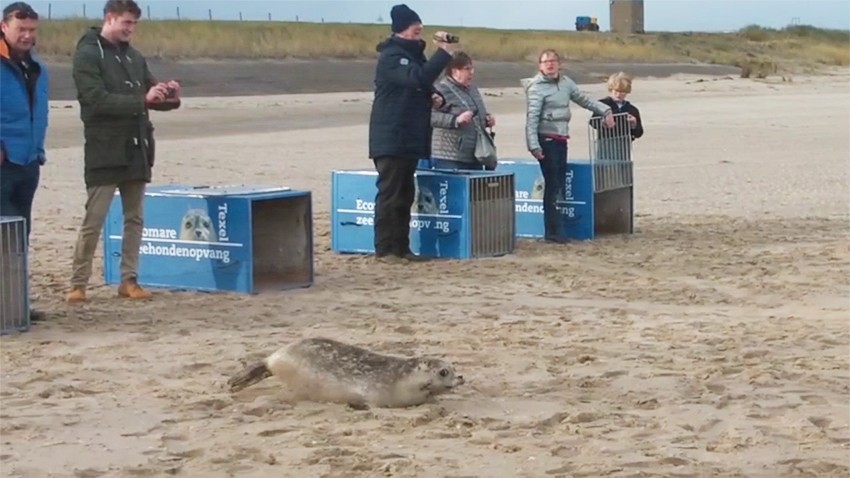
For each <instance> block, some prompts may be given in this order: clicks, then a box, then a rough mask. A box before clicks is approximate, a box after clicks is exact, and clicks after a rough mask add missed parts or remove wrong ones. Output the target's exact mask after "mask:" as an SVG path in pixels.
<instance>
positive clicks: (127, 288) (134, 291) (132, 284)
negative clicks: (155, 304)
mask: <svg viewBox="0 0 850 478" xmlns="http://www.w3.org/2000/svg"><path fill="white" fill-rule="evenodd" d="M118 296H119V297H127V298H129V299H150V298H151V297H152V296H153V294H151V293H150V292H148V291H146V290H145V289H142V287H141V286H139V284H138V282H136V279H127V280H125V281H122V282H121V285H120V286H118Z"/></svg>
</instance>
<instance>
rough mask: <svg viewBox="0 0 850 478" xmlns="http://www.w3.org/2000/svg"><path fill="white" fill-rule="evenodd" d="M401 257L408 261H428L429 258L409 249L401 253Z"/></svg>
mask: <svg viewBox="0 0 850 478" xmlns="http://www.w3.org/2000/svg"><path fill="white" fill-rule="evenodd" d="M401 257H403V258H405V259H407V260H408V261H410V262H429V261H430V260H431V258H430V257H423V256H419V255H416V254H414V253H413V252H412V251H410V250H408V251H407V252H405V253H404V254H402V256H401Z"/></svg>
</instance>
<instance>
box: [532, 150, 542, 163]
mask: <svg viewBox="0 0 850 478" xmlns="http://www.w3.org/2000/svg"><path fill="white" fill-rule="evenodd" d="M531 155H532V156H534V159H536V160H538V161H543V150H542V149H535V150H534V151H532V152H531Z"/></svg>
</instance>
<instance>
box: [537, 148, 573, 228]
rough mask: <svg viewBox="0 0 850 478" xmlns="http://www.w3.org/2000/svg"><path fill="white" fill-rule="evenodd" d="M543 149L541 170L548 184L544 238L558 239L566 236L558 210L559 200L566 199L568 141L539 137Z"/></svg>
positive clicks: (546, 189)
mask: <svg viewBox="0 0 850 478" xmlns="http://www.w3.org/2000/svg"><path fill="white" fill-rule="evenodd" d="M539 140H540V147H541V148H542V150H543V159H541V160H540V171H541V172H542V173H543V181H545V183H546V185H545V188H544V189H543V229H544V231H545V232H544V234H543V237H544V239H558V238H563V236H564V220H563V217H564V216H563V215H562V214H561V211H560V210H558V201H563V200H564V189H566V182H567V143H564V142H560V141H555V140H553V139H550V138H545V137H543V136H540V137H539Z"/></svg>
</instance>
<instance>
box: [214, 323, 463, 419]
mask: <svg viewBox="0 0 850 478" xmlns="http://www.w3.org/2000/svg"><path fill="white" fill-rule="evenodd" d="M269 377H275V378H276V379H278V380H280V381H281V382H283V383H284V384H285V385H286V387H287V389H288V390H289V391H290V392H292V393H293V395H294V396H295V398H296V400H306V401H315V402H330V403H342V404H348V405H350V406H352V407H353V408H357V409H363V408H368V407H370V406H375V407H383V408H403V407H411V406H416V405H421V404H424V403H427V402H428V401H430V400H431V399H433V398H434V397H436V396H438V395H442V394H444V393H447V392H449V391H451V390H452V389H454V388H455V387H457V386H460V385H463V384H464V383H465V380H464V378H463V376H461V375H457V374H456V373H455V368H454V366H453V365H452V364H451V363H449V362H447V361H444V360H440V359H437V358H431V357H398V356H393V355H385V354H380V353H377V352H373V351H371V350H368V349H366V348H363V347H358V346H354V345H350V344H346V343H342V342H339V341H337V340H333V339H328V338H308V339H302V340H299V341H296V342H293V343H292V344H289V345H287V346H284V347H281V348H280V349H278V350H277V351H275V352H274V353H272V354H270V355H268V356H266V357H265V358H264V359H262V360H260V361H258V362H255V363H253V364H250V365H248V366H247V367H245V368H244V369H243V370H242V371H240V372H239V373H237V374H235V375H233V376H232V377H231V378H230V379H229V380H228V381H227V385H228V386H229V387H230V390H231V392H234V393H235V392H239V391H241V390H244V389H245V388H247V387H250V386H252V385H254V384H256V383H259V382H261V381H263V380H265V379H266V378H269Z"/></svg>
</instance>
